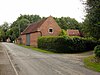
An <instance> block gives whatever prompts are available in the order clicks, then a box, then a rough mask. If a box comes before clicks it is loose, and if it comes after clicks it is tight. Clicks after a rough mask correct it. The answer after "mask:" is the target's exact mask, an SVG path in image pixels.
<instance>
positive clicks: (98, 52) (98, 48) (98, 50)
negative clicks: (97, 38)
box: [94, 45, 100, 58]
mask: <svg viewBox="0 0 100 75" xmlns="http://www.w3.org/2000/svg"><path fill="white" fill-rule="evenodd" d="M94 52H95V56H96V57H99V58H100V45H97V46H96V47H95V48H94Z"/></svg>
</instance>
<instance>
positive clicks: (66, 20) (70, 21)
mask: <svg viewBox="0 0 100 75" xmlns="http://www.w3.org/2000/svg"><path fill="white" fill-rule="evenodd" d="M54 19H55V20H56V22H57V23H58V25H59V26H60V27H61V28H62V29H64V30H67V29H80V23H79V22H78V21H76V20H75V19H74V18H70V17H61V18H54Z"/></svg>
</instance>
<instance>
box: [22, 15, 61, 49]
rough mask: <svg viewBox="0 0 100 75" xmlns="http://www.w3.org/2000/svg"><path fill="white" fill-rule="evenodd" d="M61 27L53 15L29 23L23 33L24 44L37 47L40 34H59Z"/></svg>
mask: <svg viewBox="0 0 100 75" xmlns="http://www.w3.org/2000/svg"><path fill="white" fill-rule="evenodd" d="M60 32H61V28H60V27H59V26H58V24H57V23H56V21H55V20H54V19H53V17H52V16H49V17H48V18H45V19H43V20H41V21H39V22H37V23H33V24H31V25H29V26H28V27H27V28H26V29H25V30H24V31H23V32H22V33H21V42H22V44H24V45H32V46H34V47H37V39H38V37H40V36H58V35H59V34H60Z"/></svg>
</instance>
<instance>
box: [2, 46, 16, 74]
mask: <svg viewBox="0 0 100 75" xmlns="http://www.w3.org/2000/svg"><path fill="white" fill-rule="evenodd" d="M5 47H6V49H7V48H8V49H9V47H8V46H5ZM6 49H5V48H4V50H5V52H6V54H7V56H8V59H9V61H10V63H11V65H12V68H13V69H14V71H15V74H16V75H18V72H17V70H16V68H15V66H14V64H13V62H12V60H11V58H10V56H9V54H8V52H7V50H6Z"/></svg>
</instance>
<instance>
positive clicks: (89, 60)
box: [84, 56, 100, 72]
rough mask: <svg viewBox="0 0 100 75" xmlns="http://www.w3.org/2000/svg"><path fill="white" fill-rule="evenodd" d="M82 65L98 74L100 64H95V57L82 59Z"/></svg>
mask: <svg viewBox="0 0 100 75" xmlns="http://www.w3.org/2000/svg"><path fill="white" fill-rule="evenodd" d="M84 64H85V66H86V67H87V68H89V69H91V70H94V71H97V72H100V62H98V63H97V62H95V56H89V57H87V58H85V59H84Z"/></svg>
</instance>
